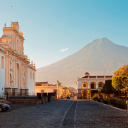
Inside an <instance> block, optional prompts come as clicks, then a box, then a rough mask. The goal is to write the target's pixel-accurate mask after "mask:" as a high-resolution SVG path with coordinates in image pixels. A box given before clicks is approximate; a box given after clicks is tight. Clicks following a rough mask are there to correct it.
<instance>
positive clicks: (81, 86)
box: [77, 72, 112, 99]
mask: <svg viewBox="0 0 128 128" xmlns="http://www.w3.org/2000/svg"><path fill="white" fill-rule="evenodd" d="M111 79H112V76H90V74H89V73H88V72H86V73H84V77H82V78H78V80H77V81H78V90H77V98H78V99H90V98H92V97H93V96H94V94H91V91H92V90H96V91H97V92H99V90H100V89H101V88H102V86H103V84H104V83H105V80H111ZM95 96H97V97H99V93H96V94H95Z"/></svg>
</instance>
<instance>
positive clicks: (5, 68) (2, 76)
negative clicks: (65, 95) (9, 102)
mask: <svg viewBox="0 0 128 128" xmlns="http://www.w3.org/2000/svg"><path fill="white" fill-rule="evenodd" d="M24 40H25V39H24V37H23V33H22V32H21V31H20V32H19V24H18V22H11V26H10V27H7V26H6V23H5V25H4V28H3V35H2V37H1V38H0V84H1V83H2V84H1V85H0V96H2V95H8V96H17V95H35V72H36V67H35V64H33V62H31V63H30V59H29V58H28V56H27V55H24Z"/></svg>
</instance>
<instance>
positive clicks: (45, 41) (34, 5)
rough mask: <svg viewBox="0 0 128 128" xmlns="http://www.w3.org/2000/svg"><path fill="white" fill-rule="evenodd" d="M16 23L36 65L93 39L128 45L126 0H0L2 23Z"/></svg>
mask: <svg viewBox="0 0 128 128" xmlns="http://www.w3.org/2000/svg"><path fill="white" fill-rule="evenodd" d="M11 6H13V8H12V21H13V22H15V21H17V22H19V25H20V30H21V31H22V32H23V34H24V38H25V42H24V47H25V50H24V51H25V54H27V55H28V57H29V58H30V59H31V60H33V61H34V62H35V64H36V67H37V68H40V67H43V66H46V65H49V64H51V63H54V62H56V61H59V60H61V59H63V58H65V57H67V56H69V55H71V54H73V53H75V52H76V51H78V50H80V49H81V48H82V47H84V46H85V45H86V44H88V43H89V42H91V41H93V40H95V39H96V38H102V37H106V38H108V39H110V40H111V41H112V42H114V43H116V44H119V45H123V46H126V47H128V0H0V36H2V29H3V26H4V23H5V22H6V24H7V26H10V23H11Z"/></svg>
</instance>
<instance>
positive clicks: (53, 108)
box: [0, 100, 128, 128]
mask: <svg viewBox="0 0 128 128" xmlns="http://www.w3.org/2000/svg"><path fill="white" fill-rule="evenodd" d="M59 127H60V128H125V127H126V128H127V127H128V118H127V115H126V110H124V111H123V110H122V111H120V110H118V109H114V108H112V107H110V106H107V105H103V104H101V103H97V102H95V101H83V100H78V101H76V100H54V101H52V102H49V103H47V104H42V105H35V106H29V105H28V106H27V105H12V106H11V109H10V111H7V112H0V128H59Z"/></svg>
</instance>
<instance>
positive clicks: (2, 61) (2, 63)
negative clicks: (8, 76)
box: [1, 56, 4, 69]
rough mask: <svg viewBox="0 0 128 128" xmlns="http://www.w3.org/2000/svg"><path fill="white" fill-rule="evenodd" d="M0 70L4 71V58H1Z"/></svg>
mask: <svg viewBox="0 0 128 128" xmlns="http://www.w3.org/2000/svg"><path fill="white" fill-rule="evenodd" d="M1 68H2V69H4V57H3V56H2V57H1Z"/></svg>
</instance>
